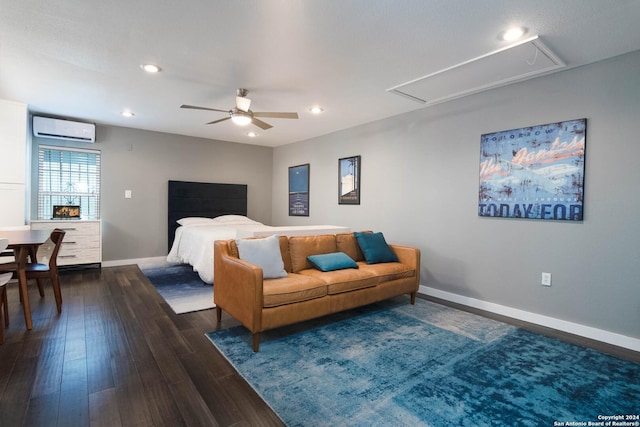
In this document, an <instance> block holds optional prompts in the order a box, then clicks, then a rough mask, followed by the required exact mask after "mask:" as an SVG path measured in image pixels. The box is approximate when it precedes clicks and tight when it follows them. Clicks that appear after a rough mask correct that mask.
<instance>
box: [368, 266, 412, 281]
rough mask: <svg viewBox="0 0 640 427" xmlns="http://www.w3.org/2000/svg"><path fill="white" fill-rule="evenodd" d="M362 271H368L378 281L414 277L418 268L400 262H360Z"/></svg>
mask: <svg viewBox="0 0 640 427" xmlns="http://www.w3.org/2000/svg"><path fill="white" fill-rule="evenodd" d="M358 265H359V266H360V270H361V271H368V272H371V273H373V274H374V275H375V276H376V280H377V283H382V282H388V281H390V280H396V279H403V278H405V277H414V276H415V275H416V270H415V269H414V268H411V267H410V266H408V265H405V264H401V263H399V262H384V263H380V264H366V263H364V262H359V263H358Z"/></svg>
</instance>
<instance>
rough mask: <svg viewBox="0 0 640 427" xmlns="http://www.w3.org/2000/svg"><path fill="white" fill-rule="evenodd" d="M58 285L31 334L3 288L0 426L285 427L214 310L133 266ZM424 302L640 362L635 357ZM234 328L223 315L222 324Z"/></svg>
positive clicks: (71, 275) (37, 308) (67, 277)
mask: <svg viewBox="0 0 640 427" xmlns="http://www.w3.org/2000/svg"><path fill="white" fill-rule="evenodd" d="M61 283H62V293H63V309H62V314H60V315H58V314H57V312H56V307H55V300H54V298H53V291H52V290H51V287H50V285H48V286H47V287H46V289H45V291H46V293H45V298H40V296H39V295H38V292H37V289H36V287H35V284H31V286H30V293H29V295H30V301H31V307H32V313H33V324H34V326H33V330H32V331H30V332H28V331H26V329H25V326H24V317H23V314H22V307H21V305H20V303H19V297H18V289H17V285H16V284H15V283H11V284H9V285H8V286H9V288H8V297H9V312H10V316H11V325H10V327H9V328H8V329H5V330H4V331H5V343H4V345H2V346H0V426H8V427H13V426H23V425H27V426H40V425H42V426H55V425H58V426H65V427H66V426H101V425H104V426H121V425H124V426H129V425H135V426H182V425H184V426H200V425H202V426H216V425H220V426H249V425H250V426H281V425H283V424H282V422H281V420H280V419H279V418H278V417H277V416H276V415H275V414H274V413H273V411H271V409H270V408H269V407H268V406H267V405H266V404H265V403H264V402H263V401H262V399H260V397H259V396H258V395H257V394H256V393H255V392H254V391H253V389H252V388H251V387H250V386H249V385H248V384H247V383H246V382H245V381H244V379H242V378H241V377H240V376H239V375H238V374H237V372H236V371H235V370H234V369H233V368H232V367H231V365H230V364H229V363H228V362H227V361H226V359H225V358H224V357H223V356H222V355H221V354H220V353H219V352H218V351H217V350H216V349H215V347H214V346H213V345H212V344H210V342H209V340H208V339H207V338H206V337H205V336H204V333H205V332H209V331H212V330H215V329H216V328H217V326H216V322H215V311H214V310H204V311H200V312H195V313H187V314H181V315H176V314H174V313H173V311H172V310H171V308H170V307H169V306H168V305H167V304H166V303H165V302H164V300H163V299H162V298H161V297H160V295H159V294H158V293H157V292H156V290H155V288H154V287H153V285H151V283H149V281H148V280H147V279H146V277H145V276H144V275H143V274H142V272H141V271H140V270H139V269H138V267H137V266H135V265H133V266H125V267H112V268H103V269H102V270H100V269H92V270H83V271H74V272H65V273H63V274H62V277H61ZM405 298H406V297H405ZM428 299H430V300H434V301H436V302H440V303H444V304H446V305H450V306H454V307H457V308H460V309H463V310H467V311H471V312H475V313H477V314H480V315H484V316H487V317H491V318H496V319H498V320H502V321H505V322H508V323H512V324H515V325H516V326H519V327H523V328H525V329H530V330H532V331H534V332H538V333H543V334H546V335H551V336H555V337H557V338H561V339H565V340H567V341H570V342H573V343H574V344H578V345H582V346H586V347H593V348H596V349H597V350H600V351H603V352H606V353H610V354H613V355H615V356H617V357H621V358H624V359H627V360H631V361H634V362H636V363H640V353H638V352H633V351H630V350H626V349H621V348H619V347H615V346H610V345H607V344H603V343H598V342H595V341H592V340H588V339H585V338H580V337H575V336H571V335H569V334H566V333H562V332H559V331H554V330H552V329H548V328H542V327H539V326H535V325H530V324H526V323H524V322H519V321H515V320H513V319H509V318H505V317H502V316H497V315H493V314H491V313H486V312H482V311H479V310H475V309H471V308H469V307H464V306H458V305H455V304H450V303H447V302H446V301H438V300H435V299H433V298H428ZM334 319H335V318H334ZM327 321H331V319H329V320H327ZM236 324H237V322H235V321H234V320H233V319H231V318H230V317H229V316H228V315H226V314H223V321H222V323H221V325H220V326H219V327H220V328H227V327H230V326H233V325H236Z"/></svg>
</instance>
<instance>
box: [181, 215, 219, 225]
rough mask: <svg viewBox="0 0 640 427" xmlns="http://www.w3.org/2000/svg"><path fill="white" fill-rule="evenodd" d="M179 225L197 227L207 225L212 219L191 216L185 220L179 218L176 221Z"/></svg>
mask: <svg viewBox="0 0 640 427" xmlns="http://www.w3.org/2000/svg"><path fill="white" fill-rule="evenodd" d="M176 222H177V223H178V224H180V225H197V224H209V223H211V222H213V219H212V218H203V217H199V216H192V217H187V218H180V219H179V220H177V221H176Z"/></svg>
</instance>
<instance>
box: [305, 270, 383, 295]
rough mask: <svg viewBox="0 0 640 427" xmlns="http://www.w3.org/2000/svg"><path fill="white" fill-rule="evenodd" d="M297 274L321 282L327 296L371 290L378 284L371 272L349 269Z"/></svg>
mask: <svg viewBox="0 0 640 427" xmlns="http://www.w3.org/2000/svg"><path fill="white" fill-rule="evenodd" d="M299 274H301V275H305V276H311V277H313V278H316V279H319V280H322V281H323V282H324V283H326V285H327V293H328V294H329V295H333V294H339V293H342V292H349V291H353V290H356V289H364V288H372V287H374V286H376V285H377V284H378V280H377V278H376V274H375V272H374V271H373V270H366V271H361V270H355V269H352V268H349V269H345V270H335V271H327V272H322V271H320V270H316V269H315V268H309V269H306V270H300V273H299Z"/></svg>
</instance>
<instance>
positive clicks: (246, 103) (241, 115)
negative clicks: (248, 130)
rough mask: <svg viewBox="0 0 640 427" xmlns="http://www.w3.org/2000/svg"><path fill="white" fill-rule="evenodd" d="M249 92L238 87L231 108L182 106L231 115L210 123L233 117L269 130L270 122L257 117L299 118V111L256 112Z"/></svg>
mask: <svg viewBox="0 0 640 427" xmlns="http://www.w3.org/2000/svg"><path fill="white" fill-rule="evenodd" d="M247 93H249V92H248V91H247V90H246V89H238V90H237V91H236V106H235V107H234V108H232V109H231V110H219V109H217V108H208V107H198V106H195V105H185V104H182V105H181V106H180V108H188V109H192V110H206V111H219V112H221V113H227V114H228V115H229V117H225V118H223V119H218V120H214V121H212V122H209V123H207V124H208V125H212V124H215V123H220V122H224V121H225V120H229V119H231V120H232V121H233V122H234V123H235V124H238V125H240V126H245V125H248V124H249V123H253V124H254V125H256V126H258V127H259V128H261V129H263V130H267V129H270V128H272V127H273V126H271V125H270V124H269V123H265V122H263V121H262V120H260V119H258V118H257V117H270V118H274V119H297V118H298V113H274V112H257V111H256V112H254V111H251V110H250V109H249V107H250V106H251V100H250V99H249V98H247Z"/></svg>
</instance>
